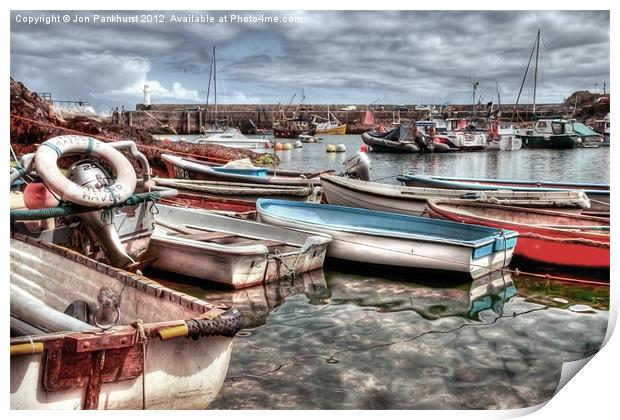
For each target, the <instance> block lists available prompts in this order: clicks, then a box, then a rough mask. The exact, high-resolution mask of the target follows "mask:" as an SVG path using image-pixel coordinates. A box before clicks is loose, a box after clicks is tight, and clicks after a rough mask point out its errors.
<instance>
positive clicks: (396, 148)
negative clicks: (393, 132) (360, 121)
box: [362, 132, 420, 153]
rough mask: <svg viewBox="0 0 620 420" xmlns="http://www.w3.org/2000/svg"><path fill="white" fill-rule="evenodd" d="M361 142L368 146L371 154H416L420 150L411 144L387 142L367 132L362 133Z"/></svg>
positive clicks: (394, 141)
mask: <svg viewBox="0 0 620 420" xmlns="http://www.w3.org/2000/svg"><path fill="white" fill-rule="evenodd" d="M362 141H363V142H364V143H365V144H366V145H367V146H370V148H371V149H372V151H373V152H386V153H417V152H419V151H420V148H419V147H418V146H417V145H416V144H415V143H413V142H408V143H404V142H400V141H396V140H387V139H384V138H381V137H375V136H372V135H370V134H369V133H368V132H366V133H362Z"/></svg>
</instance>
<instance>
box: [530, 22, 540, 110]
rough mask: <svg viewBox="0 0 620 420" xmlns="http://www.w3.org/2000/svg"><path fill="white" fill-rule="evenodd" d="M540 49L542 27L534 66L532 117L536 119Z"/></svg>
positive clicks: (537, 38)
mask: <svg viewBox="0 0 620 420" xmlns="http://www.w3.org/2000/svg"><path fill="white" fill-rule="evenodd" d="M539 49H540V29H539V30H538V35H537V36H536V64H535V67H534V104H533V105H532V119H534V115H535V114H536V82H537V81H538V51H539Z"/></svg>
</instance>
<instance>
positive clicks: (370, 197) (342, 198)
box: [321, 174, 590, 216]
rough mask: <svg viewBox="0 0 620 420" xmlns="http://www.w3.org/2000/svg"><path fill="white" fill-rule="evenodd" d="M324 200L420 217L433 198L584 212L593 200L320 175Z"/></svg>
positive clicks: (567, 194) (561, 194) (559, 193)
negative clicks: (444, 187) (410, 185)
mask: <svg viewBox="0 0 620 420" xmlns="http://www.w3.org/2000/svg"><path fill="white" fill-rule="evenodd" d="M321 186H322V188H323V196H322V200H323V201H324V202H326V203H328V204H336V205H340V206H348V207H359V208H364V209H369V210H377V211H385V212H395V213H401V214H409V215H414V216H419V215H422V214H423V213H424V209H425V207H426V200H428V199H431V198H469V199H471V200H474V201H478V202H486V203H498V204H499V203H501V204H505V205H511V206H519V207H528V208H529V207H536V208H540V207H542V208H547V207H556V208H557V207H561V208H564V209H567V210H575V211H577V210H581V209H582V208H586V207H589V205H590V200H588V198H587V197H586V195H585V193H583V192H580V191H510V190H497V191H493V190H490V191H476V190H465V189H463V190H450V189H441V188H418V187H407V186H401V185H390V184H380V183H376V182H367V181H361V180H357V179H350V178H346V177H342V176H336V175H327V174H326V175H321Z"/></svg>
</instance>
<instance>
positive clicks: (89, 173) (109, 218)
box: [67, 160, 135, 268]
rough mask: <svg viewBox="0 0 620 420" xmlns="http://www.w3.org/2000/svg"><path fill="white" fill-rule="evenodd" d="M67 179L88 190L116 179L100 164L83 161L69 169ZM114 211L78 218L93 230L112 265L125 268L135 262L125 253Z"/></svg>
mask: <svg viewBox="0 0 620 420" xmlns="http://www.w3.org/2000/svg"><path fill="white" fill-rule="evenodd" d="M67 178H69V179H70V180H71V181H73V182H75V183H76V184H78V185H81V186H84V187H88V188H97V189H98V188H105V187H109V186H111V185H112V184H113V183H114V178H112V177H111V176H110V174H109V173H108V172H107V171H106V169H105V168H104V167H103V166H102V165H100V164H99V163H97V162H95V161H93V160H81V161H78V162H76V163H74V164H73V165H71V167H70V168H69V170H68V171H67ZM113 211H114V210H99V211H92V212H89V213H83V214H80V215H79V216H78V217H79V218H80V219H81V220H82V221H83V222H84V223H85V224H86V225H87V226H88V227H89V228H90V229H91V230H92V232H93V233H94V234H95V235H96V236H97V238H98V239H99V241H101V245H102V246H103V248H104V251H105V253H106V256H107V258H108V260H109V261H110V264H111V265H113V266H114V267H118V268H124V267H127V266H129V265H131V264H135V261H134V260H133V259H132V258H131V257H130V256H129V255H127V254H126V253H125V250H124V248H123V244H122V242H121V239H120V237H119V236H118V232H117V231H116V227H115V226H114V223H113V221H114V214H113Z"/></svg>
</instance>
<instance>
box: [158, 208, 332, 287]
mask: <svg viewBox="0 0 620 420" xmlns="http://www.w3.org/2000/svg"><path fill="white" fill-rule="evenodd" d="M155 223H156V228H155V232H154V233H153V237H152V238H151V244H150V247H149V256H150V257H151V258H157V259H156V260H155V261H154V263H153V267H155V268H157V269H161V270H165V271H169V272H174V273H179V274H183V275H186V276H191V277H196V278H200V279H205V280H210V281H214V282H218V283H222V284H225V285H227V286H230V287H233V288H242V287H248V286H252V285H255V284H260V283H264V282H269V281H272V280H274V279H276V278H279V277H281V276H285V275H292V274H295V273H303V272H306V271H312V270H316V269H319V268H321V267H323V260H324V259H325V252H326V249H327V245H328V244H329V242H330V241H331V238H330V237H329V236H327V235H319V234H308V233H302V232H298V231H292V230H289V229H282V228H274V227H273V226H266V225H263V224H260V223H256V222H252V221H248V220H239V219H234V218H231V217H226V216H221V215H217V214H212V213H208V212H204V211H198V210H193V209H183V208H178V207H172V206H167V205H160V206H159V213H157V214H156V215H155Z"/></svg>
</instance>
